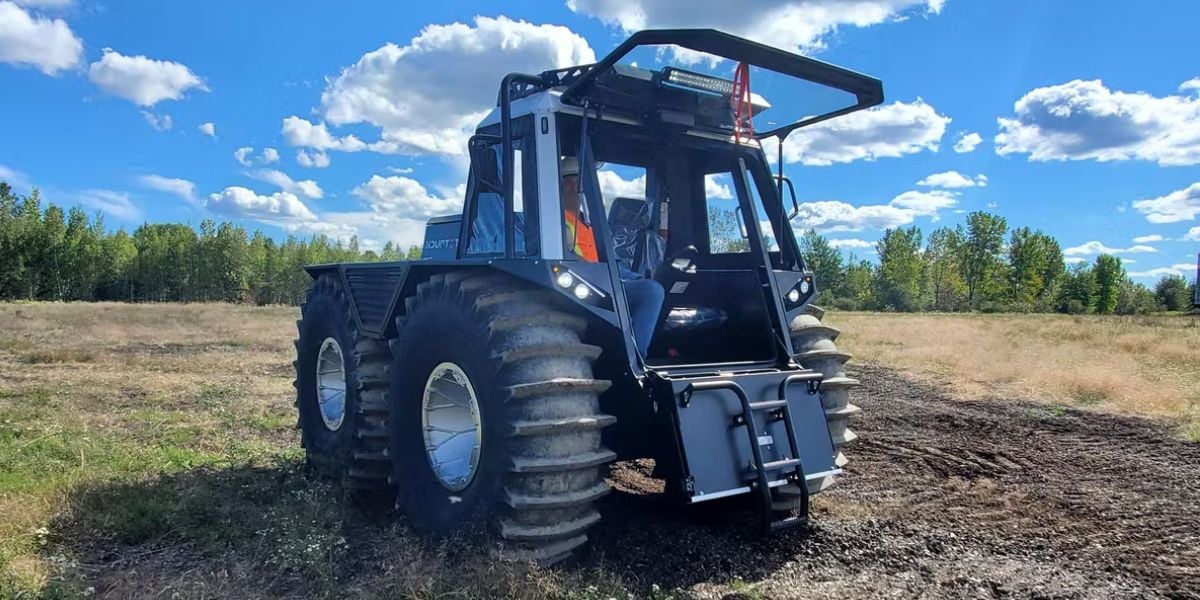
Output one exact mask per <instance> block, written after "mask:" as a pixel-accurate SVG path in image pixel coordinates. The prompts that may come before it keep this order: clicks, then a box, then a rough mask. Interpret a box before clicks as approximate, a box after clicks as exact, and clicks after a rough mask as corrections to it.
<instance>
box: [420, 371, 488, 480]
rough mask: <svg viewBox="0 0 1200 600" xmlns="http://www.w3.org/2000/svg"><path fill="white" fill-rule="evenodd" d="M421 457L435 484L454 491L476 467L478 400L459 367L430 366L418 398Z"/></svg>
mask: <svg viewBox="0 0 1200 600" xmlns="http://www.w3.org/2000/svg"><path fill="white" fill-rule="evenodd" d="M421 425H422V430H423V431H424V435H425V458H427V459H428V460H429V468H430V469H431V470H432V471H433V474H434V476H435V477H436V478H437V480H438V482H439V483H441V484H442V486H443V487H445V488H446V489H448V490H450V491H452V492H457V491H460V490H462V489H463V488H466V487H467V486H468V485H470V483H471V479H473V478H474V477H475V471H476V470H477V469H478V467H479V450H480V448H481V447H482V445H483V427H482V426H481V425H480V415H479V399H478V397H477V396H476V395H475V388H473V387H472V386H471V381H470V380H469V379H467V374H466V373H464V372H463V370H462V368H460V367H459V366H458V365H456V364H454V363H452V362H444V363H441V364H439V365H438V366H436V367H434V369H433V372H432V373H430V374H429V379H427V380H426V381H425V392H424V394H422V398H421Z"/></svg>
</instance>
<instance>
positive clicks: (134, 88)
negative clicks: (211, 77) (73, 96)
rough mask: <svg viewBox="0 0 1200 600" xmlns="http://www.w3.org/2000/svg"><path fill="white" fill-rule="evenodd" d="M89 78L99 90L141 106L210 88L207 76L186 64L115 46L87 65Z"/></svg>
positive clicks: (105, 50) (175, 98)
mask: <svg viewBox="0 0 1200 600" xmlns="http://www.w3.org/2000/svg"><path fill="white" fill-rule="evenodd" d="M88 79H90V80H91V81H92V83H94V84H96V87H98V88H100V91H102V92H104V93H106V94H109V95H111V96H117V97H119V98H125V99H126V100H129V101H131V102H133V103H134V104H137V105H138V106H154V105H155V104H158V103H159V102H162V101H163V100H179V99H181V98H183V95H184V93H185V92H187V91H188V90H190V89H196V90H200V91H204V92H207V91H208V86H206V85H204V80H202V79H200V77H198V76H197V75H196V74H195V73H193V72H192V70H191V69H189V68H187V67H186V66H185V65H182V64H180V63H177V62H171V61H169V60H154V59H152V58H146V57H145V56H141V55H139V56H125V55H123V54H121V53H120V52H117V51H116V50H113V49H112V48H105V49H104V56H102V57H100V60H98V61H96V62H94V63H92V64H91V66H90V67H88Z"/></svg>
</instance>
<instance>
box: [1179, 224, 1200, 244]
mask: <svg viewBox="0 0 1200 600" xmlns="http://www.w3.org/2000/svg"><path fill="white" fill-rule="evenodd" d="M1180 241H1184V242H1200V225H1198V226H1196V227H1193V228H1191V229H1189V230H1188V232H1187V233H1185V234H1183V238H1182V239H1181V240H1180Z"/></svg>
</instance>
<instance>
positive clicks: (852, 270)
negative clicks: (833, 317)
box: [845, 256, 877, 310]
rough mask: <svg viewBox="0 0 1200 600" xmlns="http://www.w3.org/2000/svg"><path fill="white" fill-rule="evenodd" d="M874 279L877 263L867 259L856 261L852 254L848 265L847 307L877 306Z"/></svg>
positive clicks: (857, 308)
mask: <svg viewBox="0 0 1200 600" xmlns="http://www.w3.org/2000/svg"><path fill="white" fill-rule="evenodd" d="M874 280H875V265H873V264H871V262H870V261H867V260H861V261H856V260H855V259H854V257H853V256H851V257H850V260H849V261H848V263H847V265H846V290H845V297H846V298H847V299H848V300H849V305H848V306H847V308H850V309H853V310H860V309H865V308H876V306H877V302H876V301H875V290H874V287H873V285H874Z"/></svg>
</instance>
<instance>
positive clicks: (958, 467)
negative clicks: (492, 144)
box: [583, 366, 1200, 599]
mask: <svg viewBox="0 0 1200 600" xmlns="http://www.w3.org/2000/svg"><path fill="white" fill-rule="evenodd" d="M857 376H858V377H859V378H860V379H861V380H862V382H863V386H862V388H860V390H859V391H858V392H857V396H856V398H855V400H854V402H855V403H856V404H858V405H860V406H861V407H862V408H863V413H862V415H861V416H860V417H859V418H857V420H856V421H854V422H853V423H852V427H853V428H854V429H855V430H856V431H857V432H858V433H859V435H860V440H859V441H858V442H856V443H854V444H852V445H850V446H849V447H848V448H847V450H848V455H849V457H850V460H851V462H850V465H849V466H848V467H847V475H846V476H845V477H843V478H842V480H841V482H840V483H839V484H838V485H837V486H836V487H835V488H834V489H832V490H830V491H828V492H827V493H825V494H823V495H821V496H819V497H818V498H816V499H815V500H814V508H813V511H814V514H813V519H812V522H811V525H810V527H809V528H808V529H807V530H804V531H795V532H789V533H787V534H784V535H781V536H776V537H772V538H769V539H759V537H758V535H757V533H756V532H755V531H754V520H753V515H752V514H751V513H749V512H748V510H747V509H746V508H745V503H737V502H725V503H723V504H719V505H714V506H703V505H701V506H697V507H693V508H692V509H689V510H686V511H682V510H680V509H676V508H672V507H671V506H670V505H669V504H666V503H665V501H664V500H663V499H662V498H661V497H660V496H658V495H656V494H654V493H653V491H655V489H656V487H657V486H656V483H657V482H654V481H653V480H649V479H648V478H647V477H646V475H647V473H648V465H646V464H637V463H626V464H622V465H619V466H618V468H617V469H616V470H614V473H613V481H614V483H615V484H616V486H617V487H618V492H617V493H615V494H613V495H612V496H611V497H610V499H609V501H608V503H609V506H607V509H608V510H607V511H606V521H605V522H604V525H603V526H602V528H601V531H600V532H598V536H597V537H598V538H599V539H598V543H597V544H596V545H595V549H594V550H593V552H592V553H591V554H590V555H589V556H586V557H585V558H584V559H583V562H584V563H585V564H587V565H594V566H598V567H601V568H602V569H604V570H606V571H609V572H612V573H614V574H616V575H618V576H620V577H622V578H623V579H625V580H626V581H628V582H630V583H631V584H632V587H634V589H642V590H645V591H647V592H648V591H649V590H650V588H649V586H651V585H652V584H657V585H659V586H661V587H662V588H663V589H673V588H682V589H684V590H688V591H690V592H692V593H693V594H695V595H697V596H699V597H713V598H720V597H727V596H728V595H730V594H731V593H733V594H734V596H735V597H736V596H737V595H738V594H741V595H743V596H745V597H766V598H792V597H797V598H799V597H804V598H809V597H812V598H833V597H838V598H848V597H849V598H894V597H926V598H928V597H945V598H1106V599H1112V598H1159V597H1164V598H1200V444H1197V443H1194V442H1187V441H1181V440H1179V439H1178V438H1177V437H1175V432H1174V430H1173V429H1172V427H1171V425H1170V424H1168V423H1165V422H1157V421H1148V420H1145V419H1140V418H1136V417H1121V416H1111V415H1104V414H1097V413H1091V412H1079V411H1075V410H1071V409H1062V408H1056V407H1049V406H1047V405H1045V404H1037V403H1032V402H1024V401H1020V400H1014V399H1011V398H1002V399H995V400H984V401H969V402H964V401H961V400H955V399H951V398H949V397H947V396H946V395H944V394H943V393H941V392H940V391H939V390H938V389H936V388H934V387H931V386H930V385H928V384H920V383H916V382H913V381H911V380H908V379H906V378H905V377H903V376H901V375H898V374H897V373H895V372H893V371H891V370H888V369H885V368H881V367H873V366H860V367H859V369H858V373H857ZM731 513H736V514H731Z"/></svg>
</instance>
